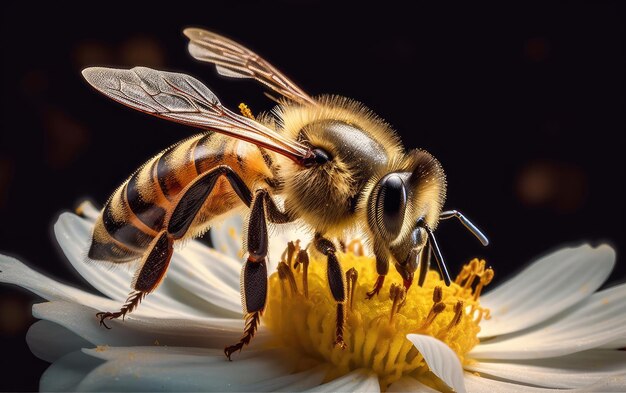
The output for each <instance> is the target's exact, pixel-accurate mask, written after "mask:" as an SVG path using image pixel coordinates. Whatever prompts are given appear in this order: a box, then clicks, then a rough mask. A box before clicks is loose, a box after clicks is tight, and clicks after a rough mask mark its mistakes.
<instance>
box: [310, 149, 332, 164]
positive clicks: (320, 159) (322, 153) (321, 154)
mask: <svg viewBox="0 0 626 393" xmlns="http://www.w3.org/2000/svg"><path fill="white" fill-rule="evenodd" d="M312 151H313V154H314V155H315V158H314V160H315V163H316V164H318V165H323V164H326V163H327V162H328V161H330V160H331V156H330V154H328V152H326V150H324V149H320V148H319V147H316V148H315V149H313V150H312Z"/></svg>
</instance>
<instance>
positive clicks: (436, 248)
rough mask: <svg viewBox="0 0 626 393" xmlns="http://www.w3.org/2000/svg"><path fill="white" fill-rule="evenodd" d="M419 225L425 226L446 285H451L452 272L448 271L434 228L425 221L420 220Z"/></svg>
mask: <svg viewBox="0 0 626 393" xmlns="http://www.w3.org/2000/svg"><path fill="white" fill-rule="evenodd" d="M418 226H420V227H422V228H424V230H425V231H426V234H427V235H428V241H429V242H430V245H431V249H432V250H433V254H435V261H437V267H438V268H439V272H440V273H441V276H442V277H443V281H444V282H445V283H446V286H448V287H449V286H450V282H451V280H450V274H449V273H448V268H447V267H446V263H445V261H444V260H443V255H442V254H441V250H440V249H439V244H437V239H435V234H434V233H433V230H432V229H430V227H429V226H428V224H426V223H425V222H424V221H420V222H418Z"/></svg>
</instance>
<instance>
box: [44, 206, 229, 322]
mask: <svg viewBox="0 0 626 393" xmlns="http://www.w3.org/2000/svg"><path fill="white" fill-rule="evenodd" d="M92 229H93V225H92V223H91V222H90V221H88V220H87V219H83V218H80V217H78V216H76V215H74V214H70V213H63V214H61V216H60V217H59V220H58V221H57V222H56V224H55V225H54V232H55V234H56V237H57V240H58V242H59V245H60V246H61V249H62V250H63V252H64V253H65V256H66V257H67V258H68V260H69V261H70V263H71V264H72V266H73V267H74V268H75V269H76V270H77V271H78V272H79V273H80V275H81V276H83V278H85V279H86V280H87V281H88V282H89V283H90V284H91V285H93V287H94V288H96V289H97V290H99V291H100V292H102V293H103V294H105V295H106V296H108V297H110V298H112V299H115V300H117V301H118V302H119V304H118V305H117V306H116V307H117V308H119V307H120V305H121V303H123V302H124V301H125V300H126V298H127V297H128V294H129V292H130V290H131V289H130V285H131V283H132V279H133V274H134V272H132V271H130V270H129V269H128V266H126V265H124V266H115V265H112V264H109V263H106V262H100V263H98V262H90V261H88V259H86V253H87V250H88V249H89V243H90V241H91V231H92ZM211 262H212V261H211V260H210V258H209V257H208V256H207V258H206V263H207V264H210V263H211ZM181 264H182V265H183V266H184V265H185V264H186V261H185V258H184V257H183V256H181V255H176V257H175V258H173V260H172V265H181ZM172 268H176V267H172ZM194 297H195V298H196V301H194ZM222 305H223V304H222ZM238 309H240V307H239V308H238ZM216 310H217V311H216ZM139 311H142V312H149V311H152V313H151V315H162V316H164V317H167V316H179V317H186V318H197V317H204V316H210V315H212V313H213V312H217V313H218V314H219V313H220V307H217V308H216V307H211V304H207V302H205V301H202V299H199V298H198V297H197V296H195V295H194V294H193V293H190V292H189V291H187V289H186V288H185V287H184V286H181V285H179V284H177V283H176V282H168V280H167V279H165V280H163V283H162V284H161V285H160V286H159V288H157V289H156V290H155V291H154V292H153V293H151V294H150V295H149V296H148V297H147V298H146V300H145V301H144V302H143V303H142V305H141V307H139ZM227 312H229V313H230V314H229V315H230V316H234V315H240V313H235V311H234V310H230V311H227ZM221 313H222V314H223V313H224V309H221ZM222 316H223V315H222Z"/></svg>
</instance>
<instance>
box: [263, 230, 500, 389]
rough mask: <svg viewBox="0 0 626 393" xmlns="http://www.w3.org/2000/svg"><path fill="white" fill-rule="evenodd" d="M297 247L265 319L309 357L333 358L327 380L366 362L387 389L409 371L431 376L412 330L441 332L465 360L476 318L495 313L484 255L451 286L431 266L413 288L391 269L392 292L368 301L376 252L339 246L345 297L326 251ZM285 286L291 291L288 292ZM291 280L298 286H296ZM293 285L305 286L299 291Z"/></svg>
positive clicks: (278, 278)
mask: <svg viewBox="0 0 626 393" xmlns="http://www.w3.org/2000/svg"><path fill="white" fill-rule="evenodd" d="M347 243H348V244H347V245H346V249H347V250H354V251H356V252H357V253H359V252H360V247H361V246H360V245H359V242H347ZM291 250H292V251H291V254H290V250H289V249H287V250H286V252H285V253H284V257H283V259H284V261H283V262H284V264H281V265H280V267H279V271H278V273H277V274H274V275H273V276H272V277H270V285H269V288H268V289H269V294H268V305H267V308H266V313H265V318H264V321H265V323H266V324H267V326H268V328H269V329H270V330H271V331H273V332H274V333H275V334H274V337H276V339H277V340H280V341H281V342H282V344H283V345H286V346H288V347H290V348H293V349H295V350H296V352H297V353H300V354H302V361H309V362H310V361H311V360H313V361H319V362H328V363H330V364H332V367H331V371H329V374H328V375H327V379H332V378H336V377H339V376H341V375H344V374H346V373H348V372H350V371H352V370H356V369H358V368H367V369H370V370H372V371H373V372H375V373H376V374H377V375H378V376H379V382H380V384H381V388H382V389H385V388H386V387H387V386H389V384H390V383H392V382H394V381H397V380H398V379H400V378H401V377H402V376H404V375H407V374H411V375H413V376H416V377H418V378H419V379H420V381H422V382H424V383H429V381H430V377H429V375H432V374H430V373H429V369H428V365H426V363H425V361H424V357H423V356H422V355H421V354H420V353H419V351H417V350H416V349H415V347H414V346H413V344H412V343H411V341H409V340H407V338H406V335H407V334H409V333H419V334H424V335H429V336H432V337H436V338H439V339H440V340H442V341H443V342H445V343H446V344H447V345H448V346H450V348H452V349H453V350H454V351H455V353H456V354H457V355H458V356H459V359H460V360H461V363H464V362H466V361H467V360H466V355H467V353H469V351H470V350H471V349H472V348H473V347H474V346H475V345H476V344H478V341H479V340H478V338H477V334H478V332H479V331H480V327H479V326H478V324H477V322H479V321H480V320H481V319H482V318H484V317H485V315H487V314H488V310H487V309H484V308H482V307H481V306H480V303H479V298H480V291H481V290H482V288H483V287H484V286H485V285H487V284H488V283H489V282H490V281H491V278H493V273H492V272H489V269H487V270H486V269H485V267H484V266H485V264H484V262H480V261H478V260H475V261H472V262H470V263H468V264H467V265H466V266H464V268H463V270H462V271H461V274H460V275H459V276H461V278H459V277H457V280H456V281H455V282H453V283H452V284H451V285H450V286H446V285H444V281H443V280H442V279H441V277H440V276H439V274H438V273H437V272H436V271H434V270H431V271H428V272H427V277H426V280H425V282H424V285H423V286H413V287H412V288H411V292H410V293H407V291H406V289H405V288H404V286H403V285H402V279H401V277H399V276H396V275H395V274H389V275H388V276H387V277H388V278H387V280H385V282H384V283H383V285H381V288H382V289H381V290H383V291H388V292H384V293H388V294H389V297H386V296H385V297H383V296H376V297H373V298H372V299H370V300H365V299H366V294H367V293H368V291H369V290H370V289H371V288H372V286H373V284H374V282H375V281H376V280H378V279H379V274H378V272H377V271H376V260H375V258H374V257H373V256H358V255H356V254H355V253H352V252H350V251H348V253H345V254H344V253H338V255H337V256H338V258H339V260H340V261H341V264H342V266H343V268H344V269H345V270H344V271H345V280H346V281H345V285H346V286H345V288H346V292H345V295H346V296H345V301H344V302H337V301H336V299H335V298H334V297H333V295H332V293H331V291H330V288H329V285H328V273H327V268H326V263H324V262H325V259H324V258H323V256H320V255H319V254H318V253H316V252H315V251H312V252H311V253H308V251H307V249H306V248H305V249H298V247H297V245H296V243H293V246H292V248H291ZM290 255H291V258H293V260H294V264H293V267H292V268H289V259H290ZM319 257H321V259H319V260H318V259H316V258H319ZM309 260H310V263H309ZM292 276H293V277H294V278H293V280H292V279H291V278H290V277H292ZM301 280H302V281H301ZM287 282H289V283H290V284H287ZM294 283H297V284H298V287H297V288H296V287H295V285H294ZM281 285H282V286H283V287H284V292H286V293H287V296H285V294H284V293H281V290H280V288H281ZM287 285H291V292H290V290H289V289H287ZM474 287H476V289H474ZM293 291H300V292H301V293H300V294H296V295H295V296H293ZM476 292H478V294H476ZM302 295H304V296H302ZM448 306H449V307H448ZM463 314H467V315H466V316H464V315H463ZM337 321H339V322H340V323H337ZM342 321H343V322H344V323H341V322H342Z"/></svg>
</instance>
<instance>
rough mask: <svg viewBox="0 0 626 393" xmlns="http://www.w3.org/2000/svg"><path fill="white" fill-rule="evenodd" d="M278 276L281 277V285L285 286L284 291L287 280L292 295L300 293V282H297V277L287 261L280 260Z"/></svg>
mask: <svg viewBox="0 0 626 393" xmlns="http://www.w3.org/2000/svg"><path fill="white" fill-rule="evenodd" d="M278 278H280V285H281V288H283V293H285V292H286V290H285V281H287V282H288V283H289V289H291V296H295V295H296V294H297V293H298V284H296V278H295V277H294V275H293V272H292V271H291V268H290V267H289V265H287V263H286V262H280V263H279V264H278Z"/></svg>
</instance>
